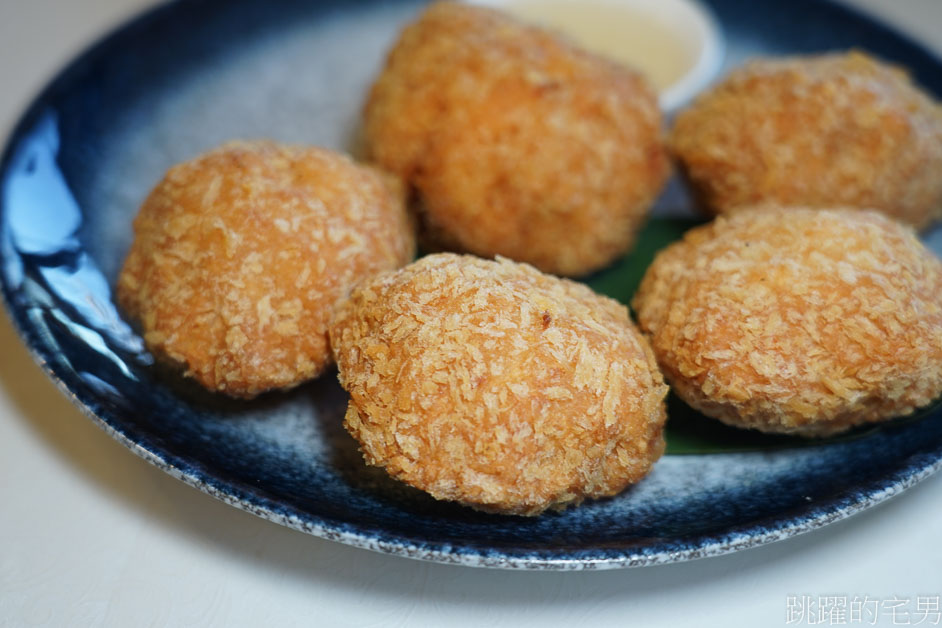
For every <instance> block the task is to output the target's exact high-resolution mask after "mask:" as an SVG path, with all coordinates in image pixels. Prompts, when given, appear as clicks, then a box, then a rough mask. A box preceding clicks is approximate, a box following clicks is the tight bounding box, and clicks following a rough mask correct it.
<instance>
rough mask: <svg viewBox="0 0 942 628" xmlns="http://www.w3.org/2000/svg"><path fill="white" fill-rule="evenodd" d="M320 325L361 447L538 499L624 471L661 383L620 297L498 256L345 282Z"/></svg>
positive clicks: (636, 470)
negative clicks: (349, 288)
mask: <svg viewBox="0 0 942 628" xmlns="http://www.w3.org/2000/svg"><path fill="white" fill-rule="evenodd" d="M330 338H331V342H332V344H333V347H334V350H335V352H336V355H337V364H338V367H339V371H340V381H341V383H342V384H343V386H344V388H346V389H347V391H348V392H349V393H350V405H349V407H348V409H347V415H346V419H345V425H346V427H347V429H348V430H349V432H350V433H351V434H352V435H353V436H354V437H355V438H356V439H357V440H358V441H359V442H360V445H361V450H362V451H363V454H364V456H365V458H366V460H367V462H368V463H370V464H372V465H377V466H381V467H385V469H386V470H387V471H388V472H389V474H390V475H392V476H393V477H394V478H397V479H399V480H401V481H403V482H405V483H407V484H410V485H412V486H415V487H418V488H420V489H422V490H425V491H427V492H428V493H431V495H432V496H434V497H435V498H437V499H443V500H454V501H458V502H460V503H462V504H465V505H468V506H472V507H474V508H477V509H480V510H484V511H488V512H497V513H505V514H518V515H536V514H539V513H540V512H542V511H543V510H545V509H547V508H562V507H565V506H566V505H569V504H574V503H578V502H579V501H581V500H582V499H583V498H585V497H602V496H608V495H614V494H615V493H618V492H619V491H621V490H622V489H624V488H625V487H626V486H627V485H628V484H631V483H633V482H637V481H638V480H639V479H641V477H642V476H644V475H645V474H646V473H647V472H648V470H649V469H650V467H651V465H652V464H653V463H654V461H655V460H657V459H658V458H659V457H660V455H661V453H662V452H663V450H664V439H663V436H662V429H663V425H664V421H665V418H666V416H665V409H664V403H663V399H664V396H665V394H666V392H667V387H666V386H665V385H664V382H663V379H662V377H661V374H660V372H659V371H658V370H657V365H656V363H655V361H654V356H653V354H652V353H651V350H650V348H649V347H648V346H647V344H646V342H645V341H644V339H643V338H642V336H641V334H640V333H639V332H638V331H637V329H636V328H635V327H634V326H633V324H632V323H631V321H630V319H629V317H628V311H627V308H625V307H624V306H623V305H620V304H619V303H617V302H615V301H613V300H611V299H609V298H607V297H603V296H599V295H597V294H595V293H594V292H592V291H591V290H590V289H589V288H587V287H586V286H584V285H581V284H576V283H573V282H570V281H567V280H563V279H558V278H556V277H551V276H549V275H544V274H542V273H540V272H538V271H537V270H536V269H534V268H532V267H530V266H528V265H525V264H517V263H514V262H511V261H509V260H506V259H499V260H498V261H487V260H482V259H478V258H475V257H471V256H460V255H454V254H451V253H443V254H437V255H431V256H428V257H425V258H423V259H421V260H419V261H418V262H415V263H413V264H411V265H409V266H406V267H405V268H403V269H402V270H399V271H397V272H389V273H384V274H382V275H379V276H377V277H374V278H373V279H371V280H368V281H366V282H364V283H361V284H359V285H358V286H357V287H356V288H355V289H354V290H353V292H352V294H351V296H350V298H349V299H348V300H347V301H345V302H344V303H343V305H341V306H340V307H339V308H338V310H337V317H336V319H335V320H334V322H333V323H332V324H331V328H330Z"/></svg>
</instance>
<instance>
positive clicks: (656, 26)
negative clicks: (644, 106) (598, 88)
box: [501, 0, 696, 91]
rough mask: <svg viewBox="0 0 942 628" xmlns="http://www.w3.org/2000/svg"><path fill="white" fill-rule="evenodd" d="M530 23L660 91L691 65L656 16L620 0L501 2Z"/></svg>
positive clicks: (685, 49)
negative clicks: (628, 70)
mask: <svg viewBox="0 0 942 628" xmlns="http://www.w3.org/2000/svg"><path fill="white" fill-rule="evenodd" d="M501 8H503V9H504V10H506V11H507V12H508V13H510V14H512V15H515V16H517V17H518V18H520V19H521V20H524V21H526V22H530V23H532V24H535V25H538V26H542V27H544V28H549V29H552V30H556V31H558V32H560V33H563V34H565V35H567V36H568V37H569V38H570V39H572V40H573V41H574V42H575V43H576V44H578V45H580V46H582V47H583V48H585V49H586V50H589V51H591V52H595V53H596V54H600V55H604V56H607V57H609V58H611V59H614V60H615V61H619V62H621V63H623V64H625V65H628V66H630V67H633V68H635V69H637V70H639V71H640V72H642V73H644V74H645V75H646V76H647V77H648V80H650V81H651V83H652V84H653V85H654V87H655V88H657V89H658V90H659V91H663V90H664V89H666V88H668V87H670V86H671V85H673V84H674V83H675V82H677V80H678V79H680V78H681V77H682V76H683V75H684V74H686V73H687V72H688V71H689V70H690V68H691V67H692V66H693V65H694V63H695V61H696V59H695V54H696V51H695V50H691V47H690V46H687V45H685V42H683V41H679V39H678V35H677V33H676V30H675V29H672V28H671V27H670V26H669V25H667V24H665V23H664V22H663V21H662V20H663V19H664V18H663V17H661V16H658V15H654V14H652V13H650V12H648V11H645V10H643V9H641V8H638V7H633V6H629V5H627V4H620V3H607V2H603V1H595V2H593V1H592V0H582V1H580V2H576V1H574V0H512V1H508V2H506V3H504V4H503V5H501Z"/></svg>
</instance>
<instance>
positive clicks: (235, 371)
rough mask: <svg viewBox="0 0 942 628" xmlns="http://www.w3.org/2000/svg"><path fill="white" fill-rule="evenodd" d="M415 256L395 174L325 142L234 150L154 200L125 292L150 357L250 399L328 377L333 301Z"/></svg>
mask: <svg viewBox="0 0 942 628" xmlns="http://www.w3.org/2000/svg"><path fill="white" fill-rule="evenodd" d="M413 253H414V235H413V232H412V229H411V225H410V223H409V220H408V217H407V214H406V211H405V209H404V193H403V186H402V185H401V183H399V182H398V180H396V179H394V178H393V177H392V176H390V175H385V174H381V173H380V172H379V171H377V170H374V169H372V168H367V167H362V166H358V165H356V164H354V163H353V162H352V161H351V160H350V159H348V158H346V157H343V156H340V155H338V154H335V153H333V152H330V151H327V150H323V149H319V148H308V147H300V146H284V145H279V144H276V143H273V142H252V143H248V142H233V143H229V144H226V145H224V146H222V147H220V148H218V149H216V150H213V151H211V152H208V153H206V154H204V155H202V156H200V157H198V158H196V159H194V160H192V161H188V162H186V163H182V164H179V165H177V166H174V167H173V168H171V169H170V171H169V172H168V173H167V174H166V176H165V177H164V179H163V180H162V181H161V182H160V183H159V184H158V185H157V186H156V188H154V190H153V191H152V192H151V193H150V195H149V196H148V197H147V200H145V201H144V204H143V206H142V207H141V209H140V212H139V214H138V216H137V218H136V219H135V221H134V242H133V244H132V245H131V250H130V252H129V254H128V257H127V260H126V261H125V264H124V268H123V270H122V271H121V275H120V278H119V280H118V290H117V295H118V300H119V303H120V304H121V306H122V307H123V308H124V309H125V311H127V312H128V314H130V315H131V316H132V317H133V318H134V319H136V320H137V321H139V323H140V325H141V327H142V330H143V335H144V340H145V342H146V344H147V346H148V348H149V349H150V350H151V351H152V352H154V353H155V354H156V355H158V356H159V357H161V358H165V359H168V360H169V361H170V362H172V363H174V364H176V365H178V366H180V367H181V368H182V369H184V370H185V372H186V374H187V375H189V376H192V377H194V378H195V379H196V380H197V381H198V382H199V383H201V384H202V385H204V386H205V387H206V388H209V389H210V390H214V391H219V392H223V393H226V394H228V395H232V396H235V397H252V396H255V395H257V394H259V393H261V392H264V391H266V390H270V389H277V388H287V387H291V386H294V385H296V384H298V383H300V382H302V381H304V380H306V379H310V378H312V377H316V376H317V375H319V374H320V373H321V372H322V371H323V370H324V368H325V367H326V366H327V365H328V364H329V363H331V362H332V358H331V354H330V349H329V345H328V339H327V324H328V322H329V318H330V314H331V309H332V307H333V305H334V303H335V301H337V299H338V298H340V297H342V296H345V294H346V293H347V291H348V290H349V288H350V286H351V284H353V283H354V282H355V281H357V280H358V279H360V278H362V277H364V276H366V275H370V274H371V273H374V272H377V271H381V270H387V269H392V268H397V267H399V266H401V265H403V264H405V263H407V262H408V261H409V260H410V259H412V256H413Z"/></svg>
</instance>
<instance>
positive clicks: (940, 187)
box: [670, 52, 942, 228]
mask: <svg viewBox="0 0 942 628" xmlns="http://www.w3.org/2000/svg"><path fill="white" fill-rule="evenodd" d="M670 145H671V149H672V151H673V152H674V154H675V155H676V157H677V158H678V159H679V161H680V162H681V164H682V166H683V170H684V172H685V174H686V176H687V177H688V179H689V181H690V182H691V184H692V186H693V188H694V191H695V192H696V194H697V195H698V197H699V200H700V201H702V204H703V205H704V207H705V208H706V209H707V210H708V211H710V212H712V213H723V212H728V211H734V210H736V209H741V208H743V207H748V206H752V205H754V204H756V203H764V202H773V203H776V204H780V205H796V206H808V207H819V208H821V207H824V208H826V207H840V206H844V207H859V208H872V209H878V210H880V211H883V212H885V213H887V214H889V215H891V216H894V217H896V218H897V219H899V220H902V221H904V222H907V223H909V224H911V225H913V226H915V227H917V228H923V227H925V226H927V225H928V224H929V223H930V222H931V221H933V220H935V219H938V218H939V217H940V216H942V107H940V106H939V105H938V104H937V103H935V102H934V101H933V100H932V99H931V98H930V97H929V96H928V95H927V94H926V93H924V92H923V91H921V90H920V89H918V88H917V87H916V86H914V85H913V84H912V82H911V81H910V79H909V77H908V75H907V74H906V73H905V72H903V71H902V70H901V69H899V68H897V67H895V66H891V65H887V64H885V63H881V62H879V61H877V60H875V59H873V58H871V57H869V56H867V55H865V54H863V53H860V52H851V53H848V54H827V55H820V56H811V57H792V58H785V59H779V60H762V61H755V62H753V63H750V64H748V65H746V66H745V67H744V68H741V69H739V70H736V71H734V72H733V73H731V74H730V75H729V77H728V78H726V79H725V80H724V81H723V82H722V83H720V84H719V85H717V86H716V87H714V88H713V89H711V90H709V91H707V92H705V93H704V94H703V95H702V96H701V97H700V98H699V99H698V100H697V101H696V102H695V103H694V105H693V106H692V107H690V108H689V109H688V110H686V111H684V112H682V113H681V114H680V115H679V116H678V117H677V120H676V123H675V125H674V128H673V131H672V134H671V138H670Z"/></svg>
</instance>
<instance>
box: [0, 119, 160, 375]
mask: <svg viewBox="0 0 942 628" xmlns="http://www.w3.org/2000/svg"><path fill="white" fill-rule="evenodd" d="M58 151H59V130H58V127H57V124H56V115H55V113H54V112H53V111H52V110H47V111H46V112H45V113H44V114H43V115H42V116H41V117H40V118H39V120H38V121H37V122H36V124H35V126H34V127H33V129H32V130H31V132H29V133H27V134H25V136H24V139H23V141H22V142H21V144H20V145H19V147H18V148H17V151H16V152H15V153H14V154H13V157H12V159H11V162H10V167H9V170H8V172H7V173H6V177H5V179H4V182H3V206H4V207H5V208H8V209H7V213H6V216H5V218H6V220H5V221H4V222H3V241H4V248H5V255H6V256H8V258H9V259H11V260H15V261H16V263H15V264H9V265H7V267H6V271H7V272H6V280H7V282H8V285H9V286H10V287H11V288H12V289H14V290H19V291H20V293H21V298H22V299H23V300H24V301H25V302H30V303H31V304H32V305H31V306H30V308H31V312H30V317H31V319H32V320H33V321H34V322H35V323H36V324H37V325H38V327H39V329H41V330H42V333H43V335H44V336H45V337H46V339H47V341H48V342H52V343H56V344H57V341H56V340H55V336H56V334H54V333H53V332H52V331H51V329H50V325H53V326H55V325H58V326H61V327H62V328H64V329H65V330H66V331H67V332H68V333H69V334H72V335H74V336H75V337H77V338H79V339H80V340H81V341H82V342H84V343H85V344H86V345H87V346H88V347H89V348H91V349H93V350H94V351H95V352H97V353H98V354H99V355H101V356H102V357H104V358H106V359H107V360H109V361H110V362H111V363H112V364H113V365H114V366H116V367H117V368H118V369H119V370H120V371H121V373H122V374H123V375H124V376H126V377H130V378H134V375H133V374H132V372H131V370H130V369H129V368H128V366H127V365H126V364H125V362H124V360H123V359H122V358H121V357H119V356H118V354H117V353H115V351H113V350H112V349H111V347H110V346H109V344H110V345H113V346H114V347H115V349H116V350H118V351H121V352H123V353H125V354H130V355H133V356H135V357H137V359H138V360H140V361H142V362H143V363H145V364H147V363H150V362H151V361H152V360H151V358H150V356H149V355H148V354H147V353H145V351H144V344H143V341H142V340H141V338H140V337H139V336H137V335H136V334H135V333H134V331H133V330H132V329H131V328H130V327H129V326H128V325H127V323H125V322H124V320H122V319H121V316H120V315H119V313H118V311H117V309H116V308H115V306H114V304H113V302H112V300H111V288H110V286H109V285H108V282H107V281H106V280H105V278H104V277H103V276H102V274H101V272H100V271H99V270H98V267H97V265H96V264H95V262H94V260H92V258H91V257H90V256H89V255H88V253H87V252H86V251H85V249H84V247H83V246H82V245H81V243H80V241H79V237H78V234H79V230H80V229H81V227H82V211H81V209H80V208H79V206H78V204H77V203H76V202H75V199H74V198H73V196H72V192H71V190H70V189H69V187H68V185H67V184H66V181H65V177H64V176H63V173H62V171H61V170H60V169H59V166H58V164H57V162H56V157H57V155H58ZM59 354H60V355H61V356H62V359H63V360H64V361H65V363H66V365H68V366H69V368H73V369H75V368H76V367H75V366H74V365H72V364H71V363H69V361H68V358H67V357H66V356H65V353H64V352H61V351H60V352H59ZM92 377H93V378H94V380H97V381H99V382H100V381H101V380H100V379H99V378H98V377H97V376H92ZM99 387H100V385H99Z"/></svg>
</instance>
